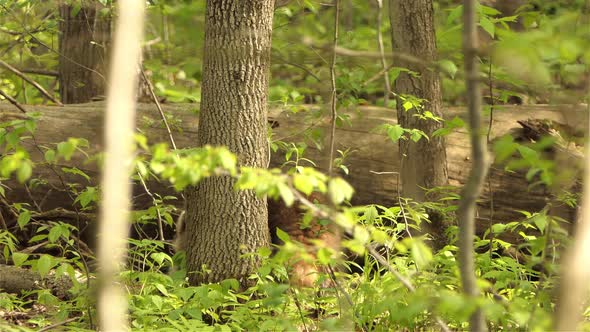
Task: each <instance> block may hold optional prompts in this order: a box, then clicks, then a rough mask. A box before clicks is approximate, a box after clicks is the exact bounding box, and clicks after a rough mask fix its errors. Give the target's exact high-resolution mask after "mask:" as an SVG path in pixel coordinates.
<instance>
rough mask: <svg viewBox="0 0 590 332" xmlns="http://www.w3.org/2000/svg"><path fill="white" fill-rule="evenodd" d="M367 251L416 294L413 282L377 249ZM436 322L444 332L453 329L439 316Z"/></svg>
mask: <svg viewBox="0 0 590 332" xmlns="http://www.w3.org/2000/svg"><path fill="white" fill-rule="evenodd" d="M367 250H368V251H369V253H370V254H371V256H373V257H375V259H376V260H377V262H379V264H381V265H383V266H385V267H386V268H387V270H388V271H389V272H390V273H391V274H393V276H394V277H396V278H397V280H399V282H401V283H402V285H404V287H406V288H407V289H408V290H409V291H410V292H412V293H414V292H416V288H414V285H412V282H411V281H410V280H408V279H406V278H404V276H402V275H401V274H400V273H399V272H397V271H396V270H395V269H394V268H393V267H392V266H391V265H390V264H389V262H388V261H387V260H386V259H385V257H383V256H382V255H381V254H380V253H379V252H377V250H375V248H374V247H373V246H367ZM434 320H435V321H436V323H437V324H438V326H439V327H440V328H441V329H442V330H443V331H445V332H450V331H451V329H450V328H449V327H448V326H447V324H446V323H445V322H444V321H443V320H442V319H441V318H440V317H438V315H434Z"/></svg>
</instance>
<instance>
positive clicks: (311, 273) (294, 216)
mask: <svg viewBox="0 0 590 332" xmlns="http://www.w3.org/2000/svg"><path fill="white" fill-rule="evenodd" d="M307 199H308V200H309V201H311V202H315V203H320V204H321V203H325V202H326V199H325V197H324V196H322V195H321V194H318V193H312V194H311V195H310V196H309V197H307ZM304 213H305V210H304V209H303V208H301V207H300V206H298V205H297V204H295V205H293V206H291V207H287V206H286V205H285V203H283V201H282V200H280V201H274V200H269V201H268V226H269V229H270V234H271V240H272V243H273V244H281V240H280V239H279V238H278V236H277V229H281V230H282V231H284V232H285V233H287V234H288V235H289V237H290V238H291V240H294V241H297V242H300V243H302V244H303V245H304V247H305V249H306V251H307V253H309V254H310V255H312V256H313V257H315V255H316V254H317V250H318V248H316V246H315V244H314V240H321V241H324V243H325V245H326V246H327V247H329V248H332V249H334V250H335V251H336V252H338V251H339V247H340V240H341V236H340V232H339V231H338V228H337V227H336V226H335V225H333V224H332V223H329V224H328V225H322V224H321V223H320V222H319V221H318V220H315V219H314V220H312V221H311V223H310V224H309V225H306V226H305V227H302V224H301V221H302V219H303V215H304ZM291 268H292V270H291V271H290V279H291V282H292V284H293V285H296V286H298V287H313V286H314V285H316V282H317V280H318V277H319V272H327V271H323V269H322V268H318V267H317V266H315V265H314V264H313V263H310V262H306V261H304V260H302V259H297V257H295V258H294V260H293V263H292V265H291Z"/></svg>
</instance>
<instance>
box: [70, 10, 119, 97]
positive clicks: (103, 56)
mask: <svg viewBox="0 0 590 332" xmlns="http://www.w3.org/2000/svg"><path fill="white" fill-rule="evenodd" d="M81 5H82V8H81V9H80V10H79V11H78V12H77V13H76V12H75V11H73V6H70V5H67V4H65V3H62V4H61V5H60V7H59V13H60V16H61V21H60V24H59V29H60V35H59V53H60V57H59V93H60V96H61V102H62V103H64V104H76V103H85V102H89V101H90V100H91V99H92V97H95V96H100V95H104V94H105V89H106V80H105V77H104V76H105V72H106V69H107V51H108V46H109V45H108V44H109V41H110V38H111V37H110V36H111V16H110V14H107V15H104V14H102V13H101V12H100V10H101V9H102V8H103V6H102V5H101V4H100V2H99V1H92V2H90V1H83V2H82V3H81Z"/></svg>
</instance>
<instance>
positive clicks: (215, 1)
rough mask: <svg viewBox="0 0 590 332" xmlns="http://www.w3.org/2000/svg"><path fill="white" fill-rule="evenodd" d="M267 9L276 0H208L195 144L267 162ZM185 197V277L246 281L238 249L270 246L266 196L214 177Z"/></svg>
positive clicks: (250, 265) (249, 162) (249, 267)
mask: <svg viewBox="0 0 590 332" xmlns="http://www.w3.org/2000/svg"><path fill="white" fill-rule="evenodd" d="M273 11H274V1H257V0H241V1H231V0H208V1H207V10H206V21H205V24H206V31H205V54H204V63H203V88H202V98H201V99H202V104H201V115H200V121H199V131H198V143H199V144H200V145H205V144H209V145H225V146H227V147H228V148H229V149H230V150H231V151H232V152H234V153H236V154H237V156H238V163H239V164H240V165H242V166H255V167H266V166H267V163H268V152H267V151H268V142H267V137H266V135H267V129H266V125H267V90H268V77H269V68H270V48H271V34H272V19H273ZM186 200H187V210H186V230H187V236H188V239H189V240H188V246H189V248H188V249H187V267H188V270H189V271H193V272H195V273H191V274H190V276H189V280H190V282H191V284H199V283H202V282H215V281H220V280H223V279H226V278H236V279H238V280H240V282H241V283H242V284H243V285H245V284H246V282H247V277H248V276H249V275H250V274H251V273H252V272H254V271H255V269H256V267H257V266H258V262H257V261H256V260H254V259H252V258H244V257H242V256H243V255H244V254H247V253H252V252H254V251H256V250H257V249H258V248H260V247H263V246H268V245H269V230H268V222H267V219H268V211H267V206H266V199H265V198H260V197H256V195H255V194H254V192H251V191H239V192H238V191H236V190H235V189H234V180H232V179H230V178H229V177H213V178H209V179H206V180H205V181H203V182H201V183H200V184H199V185H197V186H196V187H194V188H191V189H189V190H187V192H186ZM203 267H205V269H206V270H208V272H207V273H200V272H201V271H203V270H204V269H203Z"/></svg>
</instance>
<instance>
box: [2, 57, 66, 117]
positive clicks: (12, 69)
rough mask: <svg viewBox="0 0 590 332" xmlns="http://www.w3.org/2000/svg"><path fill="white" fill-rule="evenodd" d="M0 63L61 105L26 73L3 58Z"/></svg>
mask: <svg viewBox="0 0 590 332" xmlns="http://www.w3.org/2000/svg"><path fill="white" fill-rule="evenodd" d="M0 65H1V66H2V67H4V68H6V69H8V70H9V71H11V72H13V73H14V74H15V75H16V76H18V77H20V78H22V79H23V80H25V81H27V83H29V84H31V85H32V86H34V87H35V88H36V89H37V90H39V92H41V93H42V94H43V95H44V96H45V97H47V98H48V99H49V100H51V101H52V102H54V103H55V104H56V105H59V106H63V104H62V103H61V102H60V101H59V100H57V99H55V98H54V97H53V96H52V95H51V94H49V92H47V91H46V90H45V89H44V88H43V87H42V86H41V85H39V83H37V82H35V81H33V80H32V79H30V78H28V77H27V75H25V74H23V73H22V72H21V71H20V70H18V69H16V68H14V67H13V66H11V65H9V64H8V63H6V62H5V61H3V60H0Z"/></svg>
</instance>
